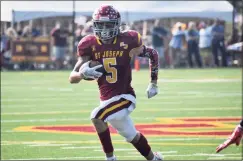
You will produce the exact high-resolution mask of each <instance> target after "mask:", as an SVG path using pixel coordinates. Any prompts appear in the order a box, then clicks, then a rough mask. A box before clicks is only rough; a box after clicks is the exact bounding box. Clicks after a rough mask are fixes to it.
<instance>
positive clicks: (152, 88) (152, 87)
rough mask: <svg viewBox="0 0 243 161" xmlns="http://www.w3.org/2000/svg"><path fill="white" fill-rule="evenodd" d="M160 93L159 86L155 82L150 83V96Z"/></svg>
mask: <svg viewBox="0 0 243 161" xmlns="http://www.w3.org/2000/svg"><path fill="white" fill-rule="evenodd" d="M157 94H158V86H157V85H156V84H155V83H149V85H148V88H147V95H148V98H151V97H153V96H155V95H157Z"/></svg>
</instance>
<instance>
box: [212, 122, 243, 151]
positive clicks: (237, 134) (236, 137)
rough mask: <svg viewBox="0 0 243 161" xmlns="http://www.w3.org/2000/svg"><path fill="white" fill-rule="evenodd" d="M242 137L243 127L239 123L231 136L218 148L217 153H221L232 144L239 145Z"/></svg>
mask: <svg viewBox="0 0 243 161" xmlns="http://www.w3.org/2000/svg"><path fill="white" fill-rule="evenodd" d="M242 137H243V129H242V127H240V126H239V125H238V126H237V127H236V128H235V130H234V132H233V133H232V134H231V135H230V137H229V138H228V139H227V140H226V141H225V142H224V143H222V144H220V145H219V146H218V147H217V148H216V153H219V152H220V151H221V150H223V149H225V148H227V147H228V146H229V145H231V144H236V145H237V146H239V144H240V141H241V139H242Z"/></svg>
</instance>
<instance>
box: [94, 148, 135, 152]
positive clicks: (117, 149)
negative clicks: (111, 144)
mask: <svg viewBox="0 0 243 161" xmlns="http://www.w3.org/2000/svg"><path fill="white" fill-rule="evenodd" d="M93 151H103V150H102V149H97V150H93ZM114 151H115V152H116V151H137V149H135V148H134V149H129V148H127V149H122V148H116V149H114Z"/></svg>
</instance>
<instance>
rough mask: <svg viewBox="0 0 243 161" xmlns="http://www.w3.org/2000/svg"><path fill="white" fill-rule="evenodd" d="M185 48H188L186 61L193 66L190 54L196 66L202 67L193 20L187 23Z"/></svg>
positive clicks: (197, 36)
mask: <svg viewBox="0 0 243 161" xmlns="http://www.w3.org/2000/svg"><path fill="white" fill-rule="evenodd" d="M186 40H187V50H188V57H187V58H188V63H189V65H190V67H191V68H192V67H193V61H192V55H194V56H195V58H196V62H197V65H198V67H200V68H201V67H202V60H201V55H200V53H199V47H198V40H199V34H198V31H197V30H196V24H195V22H193V21H191V22H189V23H188V31H187V32H186Z"/></svg>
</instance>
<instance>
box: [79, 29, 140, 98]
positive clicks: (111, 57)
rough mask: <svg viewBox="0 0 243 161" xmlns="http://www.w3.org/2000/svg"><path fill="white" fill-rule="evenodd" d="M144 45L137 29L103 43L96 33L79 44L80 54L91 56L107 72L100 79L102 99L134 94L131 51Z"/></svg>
mask: <svg viewBox="0 0 243 161" xmlns="http://www.w3.org/2000/svg"><path fill="white" fill-rule="evenodd" d="M141 45H142V39H141V36H140V34H139V33H138V32H136V31H132V30H130V31H126V32H122V33H120V34H119V35H118V36H117V37H116V38H115V39H114V41H113V43H112V44H102V42H101V41H100V40H99V39H98V38H96V37H95V36H94V35H88V36H86V37H84V38H83V39H82V40H81V41H80V42H79V44H78V49H77V54H78V56H85V55H86V56H91V60H95V61H99V62H100V63H101V64H103V66H104V68H105V70H106V73H105V74H103V75H102V76H101V77H100V78H99V79H98V85H99V90H100V98H101V100H107V99H110V98H111V97H114V96H116V95H120V94H132V95H134V96H135V93H134V90H133V88H132V87H131V80H132V75H131V72H132V69H131V65H130V61H131V57H130V56H129V53H130V51H131V50H132V49H134V48H137V47H139V46H141Z"/></svg>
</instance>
